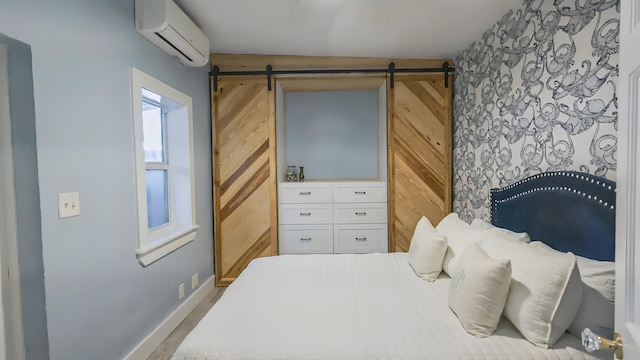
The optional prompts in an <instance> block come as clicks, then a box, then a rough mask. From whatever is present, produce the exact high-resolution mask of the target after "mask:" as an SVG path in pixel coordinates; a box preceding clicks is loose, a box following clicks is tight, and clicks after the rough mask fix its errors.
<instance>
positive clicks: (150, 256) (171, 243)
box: [136, 225, 199, 267]
mask: <svg viewBox="0 0 640 360" xmlns="http://www.w3.org/2000/svg"><path fill="white" fill-rule="evenodd" d="M198 227H199V226H198V225H195V226H193V227H191V228H189V229H187V230H184V231H181V232H178V233H175V234H172V235H169V236H166V237H164V238H161V239H158V240H156V241H154V242H152V243H151V244H149V246H148V247H146V248H142V249H139V250H138V253H137V255H136V256H137V257H138V262H139V263H140V265H142V266H143V267H146V266H149V265H150V264H152V263H154V262H155V261H157V260H159V259H161V258H162V257H164V256H166V255H168V254H170V253H171V252H173V251H176V250H177V249H179V248H181V247H183V246H184V245H186V244H188V243H190V242H191V241H193V239H195V238H196V230H198Z"/></svg>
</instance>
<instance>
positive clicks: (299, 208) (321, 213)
mask: <svg viewBox="0 0 640 360" xmlns="http://www.w3.org/2000/svg"><path fill="white" fill-rule="evenodd" d="M279 216H280V219H279V223H280V224H331V223H332V222H333V207H332V206H331V204H280V211H279Z"/></svg>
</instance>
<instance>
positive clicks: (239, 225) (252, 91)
mask: <svg viewBox="0 0 640 360" xmlns="http://www.w3.org/2000/svg"><path fill="white" fill-rule="evenodd" d="M211 93H212V111H213V114H212V115H213V116H212V118H213V124H212V142H213V166H214V170H213V171H214V189H213V192H214V244H215V250H214V251H215V254H214V255H215V256H214V259H215V276H216V284H217V285H228V284H230V283H231V282H232V281H233V280H234V279H235V278H236V277H237V276H238V275H239V274H240V272H241V271H242V270H243V269H244V268H245V267H246V266H247V265H248V264H249V262H250V261H251V260H253V259H255V258H257V257H262V256H270V255H276V254H277V248H278V246H277V201H276V173H275V168H276V167H275V164H276V157H275V155H276V154H275V151H276V150H275V146H276V144H275V111H274V109H275V95H274V94H275V91H268V89H267V81H266V79H265V78H264V77H260V78H249V79H248V78H238V77H234V78H230V79H224V78H220V79H219V81H218V91H213V88H212V91H211Z"/></svg>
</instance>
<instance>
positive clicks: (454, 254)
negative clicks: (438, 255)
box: [442, 229, 487, 277]
mask: <svg viewBox="0 0 640 360" xmlns="http://www.w3.org/2000/svg"><path fill="white" fill-rule="evenodd" d="M485 236H487V232H486V231H485V230H471V229H469V230H462V231H455V232H452V233H449V234H448V235H447V242H448V246H447V253H446V254H445V256H444V262H443V263H442V270H444V272H446V273H447V274H448V275H449V276H451V277H453V274H454V273H455V271H456V269H457V267H458V263H459V262H460V258H461V256H462V254H463V253H464V252H465V250H466V249H467V247H468V246H469V245H471V244H473V243H474V242H475V241H481V240H482V239H484V237H485Z"/></svg>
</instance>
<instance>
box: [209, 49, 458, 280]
mask: <svg viewBox="0 0 640 360" xmlns="http://www.w3.org/2000/svg"><path fill="white" fill-rule="evenodd" d="M445 61H447V60H419V59H369V58H326V57H297V56H252V55H212V56H211V64H212V66H215V67H216V68H215V69H216V73H215V76H212V78H211V94H212V145H213V146H212V147H213V148H212V151H213V173H214V179H213V197H214V245H215V246H214V249H215V254H214V255H215V275H216V284H217V285H228V284H229V283H231V282H232V281H233V280H234V279H235V278H236V277H237V276H238V275H239V273H240V272H241V271H242V270H243V269H244V268H245V267H246V266H247V265H248V264H249V262H250V261H251V260H253V259H255V258H257V257H262V256H272V255H277V254H286V253H350V252H352V253H362V252H377V251H407V250H408V247H409V243H410V241H411V236H412V234H413V229H414V227H415V224H416V222H417V221H418V220H419V218H420V217H421V216H423V215H424V216H427V218H429V220H431V222H433V223H437V222H439V221H440V219H442V218H443V217H444V216H445V215H446V214H448V213H449V212H450V211H451V183H452V181H451V157H452V154H451V138H452V135H451V134H452V128H451V121H452V119H451V118H452V110H451V107H452V104H451V87H452V84H453V79H452V74H451V73H448V74H447V76H445V74H444V73H443V72H442V71H441V72H435V71H434V72H419V71H418V70H416V72H411V73H395V74H393V73H392V74H389V73H379V72H378V73H366V72H359V71H361V69H384V68H387V67H388V66H389V64H390V63H392V62H393V63H394V64H395V66H396V68H406V69H423V68H429V69H434V68H438V67H440V68H442V64H443V63H444V62H445ZM449 63H451V61H450V60H449ZM266 65H271V67H272V69H273V70H293V71H295V70H305V69H315V70H322V69H324V70H331V69H341V71H344V70H348V69H354V70H353V71H354V72H353V73H348V72H344V73H340V74H277V73H276V74H270V73H269V74H259V75H253V74H250V73H251V72H252V71H255V72H256V73H258V72H260V71H264V69H265V67H266ZM232 72H234V73H233V74H232V75H230V74H231V73H232ZM242 72H246V73H249V74H250V75H241V74H244V73H242ZM445 78H447V79H446V80H447V83H448V84H446V83H445ZM323 102H328V104H327V105H328V106H327V107H324V106H323ZM359 106H362V107H364V109H359ZM336 107H339V109H336ZM307 127H312V128H311V129H309V131H305V129H306V128H307ZM287 129H288V131H287ZM358 159H361V161H358ZM287 165H295V166H301V165H302V166H305V175H306V179H305V181H304V182H302V183H295V182H287V181H285V172H286V166H287ZM310 189H312V190H310ZM301 194H302V195H301ZM310 209H313V211H311V210H310ZM351 213H353V214H351ZM363 214H366V215H363ZM309 231H311V232H309Z"/></svg>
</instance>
